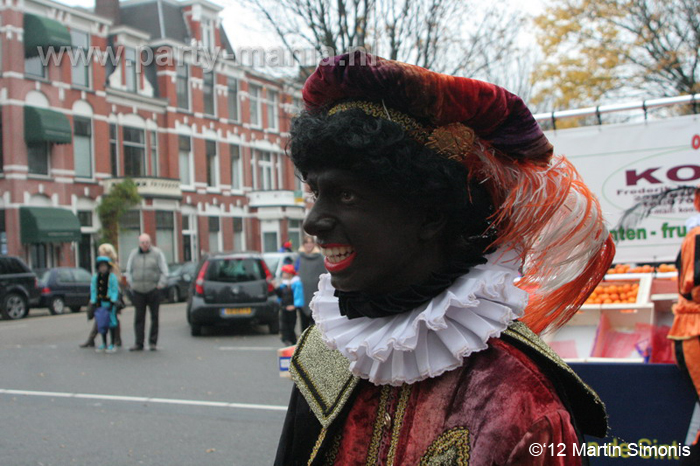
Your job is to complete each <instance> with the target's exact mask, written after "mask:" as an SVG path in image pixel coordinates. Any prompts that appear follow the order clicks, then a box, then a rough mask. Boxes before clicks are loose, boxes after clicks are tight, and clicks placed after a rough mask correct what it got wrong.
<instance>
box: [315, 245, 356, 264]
mask: <svg viewBox="0 0 700 466" xmlns="http://www.w3.org/2000/svg"><path fill="white" fill-rule="evenodd" d="M320 249H321V254H323V255H324V256H326V258H327V259H328V262H330V263H331V264H337V263H338V262H340V261H342V260H344V259H345V258H347V257H348V256H349V255H350V254H352V253H353V252H354V249H352V247H349V246H340V247H333V248H323V247H320Z"/></svg>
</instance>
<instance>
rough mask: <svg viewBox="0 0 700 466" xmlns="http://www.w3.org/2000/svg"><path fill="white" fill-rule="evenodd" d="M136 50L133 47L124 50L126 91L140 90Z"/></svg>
mask: <svg viewBox="0 0 700 466" xmlns="http://www.w3.org/2000/svg"><path fill="white" fill-rule="evenodd" d="M136 68H137V62H136V50H134V49H133V48H131V47H125V48H124V82H125V84H126V90H127V91H129V92H136V90H137V89H138V75H137V73H136V71H137V70H136Z"/></svg>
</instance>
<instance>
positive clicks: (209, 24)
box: [202, 18, 216, 52]
mask: <svg viewBox="0 0 700 466" xmlns="http://www.w3.org/2000/svg"><path fill="white" fill-rule="evenodd" d="M215 46H216V36H215V35H214V21H213V20H211V19H207V18H203V19H202V47H203V48H204V49H205V50H209V51H211V52H213V51H214V48H215Z"/></svg>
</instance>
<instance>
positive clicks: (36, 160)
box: [27, 142, 51, 175]
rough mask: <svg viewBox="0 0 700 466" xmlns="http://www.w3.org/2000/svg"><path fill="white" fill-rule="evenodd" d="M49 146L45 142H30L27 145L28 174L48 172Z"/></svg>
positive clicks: (46, 173)
mask: <svg viewBox="0 0 700 466" xmlns="http://www.w3.org/2000/svg"><path fill="white" fill-rule="evenodd" d="M50 153H51V146H50V145H49V144H48V143H46V142H42V143H38V144H30V145H28V146H27V157H28V164H27V165H29V167H28V168H29V174H30V175H48V174H49V155H50Z"/></svg>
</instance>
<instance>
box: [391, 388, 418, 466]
mask: <svg viewBox="0 0 700 466" xmlns="http://www.w3.org/2000/svg"><path fill="white" fill-rule="evenodd" d="M411 388H412V385H409V384H403V385H402V386H401V393H400V394H399V402H398V404H397V405H396V413H394V419H395V422H394V430H393V431H392V432H391V445H390V446H389V453H388V455H387V459H386V464H387V465H388V466H394V461H395V459H396V448H397V447H398V445H399V436H400V435H401V427H402V425H403V418H404V417H405V416H406V407H407V406H408V399H409V397H410V396H411Z"/></svg>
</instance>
